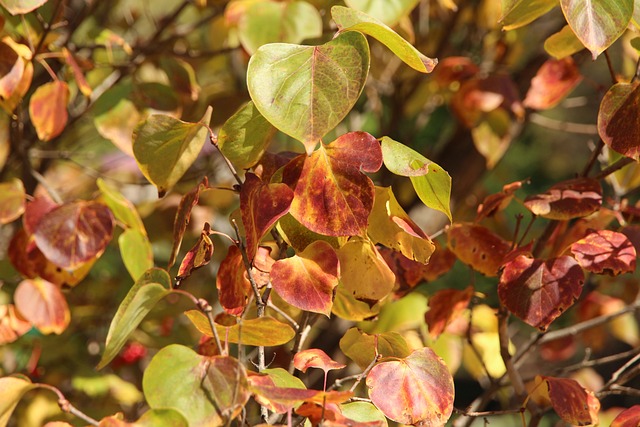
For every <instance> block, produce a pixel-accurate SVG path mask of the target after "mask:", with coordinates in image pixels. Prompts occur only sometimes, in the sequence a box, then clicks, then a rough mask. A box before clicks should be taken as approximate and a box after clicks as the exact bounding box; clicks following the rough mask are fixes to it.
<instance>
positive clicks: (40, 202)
mask: <svg viewBox="0 0 640 427" xmlns="http://www.w3.org/2000/svg"><path fill="white" fill-rule="evenodd" d="M58 206H60V205H58V204H57V203H56V202H54V201H53V200H51V199H50V198H48V197H43V196H36V197H35V199H33V200H32V201H30V202H29V203H27V206H26V207H25V211H24V216H23V217H22V224H23V226H24V229H25V231H26V232H27V234H29V235H32V234H34V233H35V232H36V228H37V226H38V224H40V220H41V219H42V218H43V217H44V216H45V215H46V214H48V213H49V212H51V211H52V210H54V209H55V208H57V207H58Z"/></svg>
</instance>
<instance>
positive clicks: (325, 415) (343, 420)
mask: <svg viewBox="0 0 640 427" xmlns="http://www.w3.org/2000/svg"><path fill="white" fill-rule="evenodd" d="M358 403H365V402H358ZM368 405H369V407H370V408H371V410H372V411H375V412H373V413H374V414H375V413H377V415H378V416H377V417H376V418H374V419H372V420H370V419H367V420H365V421H358V420H353V419H349V418H347V417H346V416H344V415H343V414H342V410H341V407H340V406H339V405H338V404H336V403H324V402H323V403H322V404H319V403H311V402H305V403H303V404H302V405H300V406H299V407H298V408H296V414H298V415H301V416H303V417H306V418H307V419H308V421H309V422H311V424H312V425H323V426H326V427H338V426H349V427H383V426H386V425H387V422H386V418H384V415H382V413H381V412H380V411H378V410H377V409H376V407H375V406H373V405H371V404H370V403H369V404H368ZM367 415H369V414H367ZM364 418H367V416H366V415H365V416H364Z"/></svg>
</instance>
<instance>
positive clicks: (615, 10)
mask: <svg viewBox="0 0 640 427" xmlns="http://www.w3.org/2000/svg"><path fill="white" fill-rule="evenodd" d="M633 2H634V0H615V1H611V0H590V1H583V0H560V6H561V8H562V13H564V16H565V18H566V19H567V22H568V23H569V26H570V27H571V29H572V30H573V32H574V33H576V36H578V38H579V39H580V41H581V42H582V44H584V46H585V47H586V48H587V49H589V50H590V51H591V54H592V56H593V59H594V60H595V59H596V58H597V57H598V55H600V54H601V53H602V52H603V51H604V50H605V49H606V48H608V47H609V46H611V44H612V43H613V42H614V41H616V40H617V39H618V38H619V37H620V36H621V35H622V33H624V30H626V29H627V26H628V25H629V22H630V21H631V17H632V15H633Z"/></svg>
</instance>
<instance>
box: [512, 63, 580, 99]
mask: <svg viewBox="0 0 640 427" xmlns="http://www.w3.org/2000/svg"><path fill="white" fill-rule="evenodd" d="M581 81H582V74H580V70H578V67H577V66H576V64H575V62H574V61H573V59H572V58H571V57H567V58H564V59H559V60H556V59H549V60H548V61H547V62H545V63H544V64H542V67H540V69H539V70H538V72H537V73H536V76H535V77H534V78H533V79H532V80H531V87H530V88H529V91H528V92H527V96H526V98H525V99H524V101H523V105H524V106H525V107H529V108H534V109H537V110H544V109H547V108H552V107H554V106H555V105H557V104H558V103H559V102H560V101H562V100H563V99H564V98H565V97H566V96H567V95H568V94H569V93H570V92H571V91H572V90H573V89H574V88H575V87H576V86H577V85H578V84H579V83H580V82H581Z"/></svg>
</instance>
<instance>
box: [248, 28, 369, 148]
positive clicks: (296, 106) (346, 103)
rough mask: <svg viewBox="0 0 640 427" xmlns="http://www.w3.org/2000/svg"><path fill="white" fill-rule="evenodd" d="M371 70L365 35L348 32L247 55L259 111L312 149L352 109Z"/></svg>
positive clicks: (251, 87)
mask: <svg viewBox="0 0 640 427" xmlns="http://www.w3.org/2000/svg"><path fill="white" fill-rule="evenodd" d="M368 72H369V45H368V44H367V39H366V38H365V37H364V36H363V35H362V34H360V33H358V32H348V33H344V34H341V35H339V36H338V37H336V38H335V39H333V40H331V41H330V42H328V43H326V44H323V45H321V46H299V45H293V44H284V43H274V44H269V45H265V46H262V47H261V48H260V49H258V51H257V52H256V53H255V55H253V57H251V60H250V61H249V67H248V70H247V85H248V88H249V94H250V95H251V99H252V100H253V102H254V104H255V106H256V108H257V109H258V110H259V111H260V113H261V114H262V115H263V116H264V117H265V118H266V119H267V120H268V121H269V122H271V124H273V125H274V126H275V127H277V128H278V129H279V130H281V131H282V132H284V133H286V134H288V135H290V136H292V137H293V138H295V139H297V140H299V141H301V142H302V143H303V144H304V145H305V148H306V151H307V154H310V153H311V152H313V150H314V149H315V147H316V145H318V142H320V138H322V137H323V136H324V135H325V134H326V133H327V132H329V131H330V130H331V129H333V128H334V127H336V125H338V123H340V122H341V121H342V119H343V118H344V117H345V116H346V115H347V113H348V112H349V111H350V110H351V108H352V107H353V105H354V104H355V102H356V101H357V100H358V98H359V97H360V93H361V92H362V89H363V87H364V83H365V81H366V79H367V74H368Z"/></svg>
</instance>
